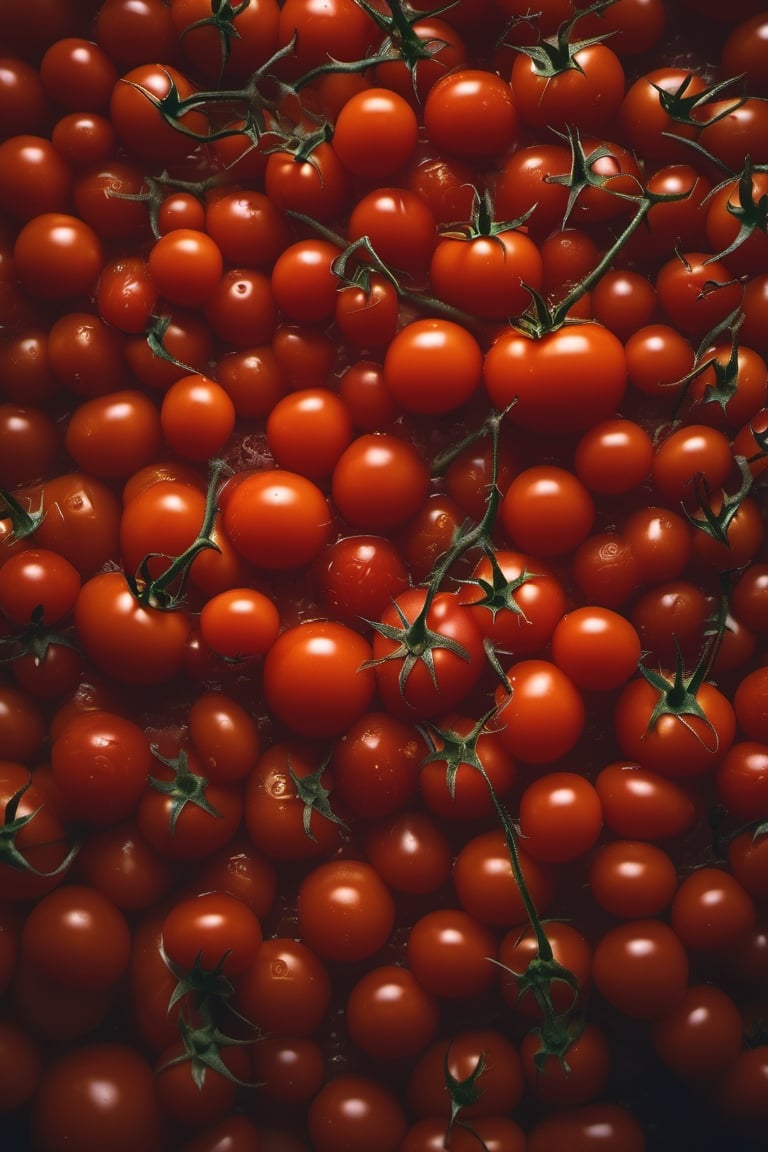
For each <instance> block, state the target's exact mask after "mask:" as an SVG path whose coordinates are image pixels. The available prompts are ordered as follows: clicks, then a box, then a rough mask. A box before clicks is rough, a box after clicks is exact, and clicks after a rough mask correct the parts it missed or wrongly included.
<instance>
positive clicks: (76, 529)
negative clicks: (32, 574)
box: [15, 472, 119, 577]
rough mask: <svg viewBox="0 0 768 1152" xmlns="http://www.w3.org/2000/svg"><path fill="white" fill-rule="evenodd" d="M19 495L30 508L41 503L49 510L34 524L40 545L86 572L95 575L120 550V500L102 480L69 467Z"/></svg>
mask: <svg viewBox="0 0 768 1152" xmlns="http://www.w3.org/2000/svg"><path fill="white" fill-rule="evenodd" d="M15 495H16V497H17V499H19V500H20V502H21V504H22V505H23V507H24V508H25V510H26V511H29V512H37V511H39V510H40V508H41V506H42V509H43V511H44V512H45V515H44V517H43V519H42V521H41V523H40V524H39V525H38V527H37V529H36V530H35V544H36V546H37V547H39V548H45V549H47V550H50V551H52V552H57V553H59V555H61V556H63V557H64V558H65V559H66V560H69V562H70V563H71V564H73V565H74V566H75V568H77V570H78V572H79V573H80V575H81V576H84V577H88V576H91V575H92V574H93V573H94V572H97V571H98V570H99V569H100V568H101V567H102V566H103V565H104V564H105V563H106V561H108V560H114V558H115V557H116V555H117V554H118V522H119V505H118V501H117V499H116V497H115V496H114V494H113V492H112V491H111V489H109V488H107V487H106V485H105V484H104V483H102V481H100V480H97V479H95V478H94V477H90V476H88V475H86V474H84V473H81V472H65V473H62V474H60V475H58V476H55V477H53V478H52V479H50V480H47V481H46V482H45V483H44V484H43V485H42V487H36V488H32V489H25V490H23V491H20V492H17V493H15Z"/></svg>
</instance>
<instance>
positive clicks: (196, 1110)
mask: <svg viewBox="0 0 768 1152" xmlns="http://www.w3.org/2000/svg"><path fill="white" fill-rule="evenodd" d="M217 1055H218V1058H219V1060H220V1062H221V1066H223V1068H224V1069H226V1071H221V1070H220V1068H210V1067H207V1066H205V1065H202V1066H200V1065H198V1066H197V1067H195V1060H194V1058H192V1059H190V1058H189V1054H188V1052H187V1049H186V1047H185V1045H184V1043H183V1041H181V1040H176V1041H175V1042H174V1043H173V1044H171V1045H170V1047H168V1048H166V1049H165V1050H164V1051H162V1052H160V1053H159V1055H158V1058H157V1062H156V1064H155V1096H156V1098H157V1102H158V1105H159V1107H160V1111H161V1113H162V1115H163V1118H164V1119H165V1121H166V1122H167V1123H168V1124H172V1125H173V1126H174V1128H177V1129H178V1128H182V1129H193V1130H199V1129H201V1128H205V1127H206V1126H208V1125H210V1124H215V1123H216V1121H218V1120H222V1119H223V1118H224V1117H225V1116H227V1115H228V1114H229V1113H230V1112H231V1111H232V1109H233V1107H234V1103H235V1097H236V1095H237V1081H238V1080H239V1081H240V1082H241V1083H245V1082H246V1077H247V1076H249V1075H250V1073H251V1061H250V1055H249V1053H248V1051H247V1049H246V1048H244V1047H240V1046H236V1045H233V1044H221V1045H220V1046H219V1047H218V1049H217ZM196 1073H199V1074H200V1075H199V1078H198V1075H196Z"/></svg>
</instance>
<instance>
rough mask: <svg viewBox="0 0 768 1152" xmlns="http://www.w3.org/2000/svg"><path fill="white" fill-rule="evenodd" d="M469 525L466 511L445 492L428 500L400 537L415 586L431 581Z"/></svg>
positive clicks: (432, 495) (429, 497) (403, 553)
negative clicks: (433, 573)
mask: <svg viewBox="0 0 768 1152" xmlns="http://www.w3.org/2000/svg"><path fill="white" fill-rule="evenodd" d="M465 523H466V517H465V516H464V513H463V509H462V508H460V507H459V505H458V504H457V503H456V502H455V501H454V500H452V499H451V497H450V496H446V495H444V494H443V493H442V492H435V493H433V494H431V495H430V496H428V497H427V499H426V501H425V502H424V504H422V506H421V508H420V509H419V511H418V512H417V514H416V515H415V516H414V517H413V519H412V520H410V521H409V522H408V524H407V526H406V528H405V529H404V531H403V533H402V535H401V537H400V554H401V555H402V558H403V560H404V561H405V564H406V567H407V569H408V571H409V572H410V576H411V583H412V584H419V583H422V582H423V581H425V580H427V579H428V578H429V576H430V574H431V573H432V572H435V571H436V570H437V567H438V564H439V562H440V561H441V559H443V558H444V557H445V556H446V554H447V553H448V552H449V551H450V549H451V548H452V547H453V545H454V544H455V543H456V541H457V540H458V538H459V535H460V533H461V530H462V528H463V527H464V525H465Z"/></svg>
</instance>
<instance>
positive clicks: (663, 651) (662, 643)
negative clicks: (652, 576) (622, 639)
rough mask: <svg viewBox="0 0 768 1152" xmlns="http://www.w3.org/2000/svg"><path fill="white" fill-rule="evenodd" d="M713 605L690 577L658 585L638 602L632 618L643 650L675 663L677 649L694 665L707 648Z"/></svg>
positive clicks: (639, 598)
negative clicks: (707, 634) (705, 647)
mask: <svg viewBox="0 0 768 1152" xmlns="http://www.w3.org/2000/svg"><path fill="white" fill-rule="evenodd" d="M710 611H711V606H710V605H709V603H708V601H707V597H706V596H705V595H704V593H703V592H702V591H701V589H700V588H699V587H698V586H697V585H696V584H692V583H691V582H690V581H688V580H673V581H670V582H669V583H665V584H657V585H656V586H655V587H653V588H651V589H649V590H648V591H647V592H644V593H643V594H642V595H641V596H639V597H638V599H637V600H636V601H635V604H634V607H633V608H632V612H631V620H632V624H633V625H634V627H635V628H636V629H637V633H638V636H639V637H640V640H641V642H642V645H643V649H644V650H645V651H646V652H648V653H652V654H653V659H654V660H655V661H657V662H660V663H664V664H670V665H672V664H674V662H675V658H676V655H677V653H678V652H680V654H681V655H682V657H683V659H684V661H685V662H686V663H687V664H693V663H694V662H695V660H696V657H697V656H698V655H699V653H700V652H701V650H702V648H703V647H704V642H705V634H706V629H707V625H708V621H709V617H710Z"/></svg>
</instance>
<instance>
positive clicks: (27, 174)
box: [0, 135, 72, 223]
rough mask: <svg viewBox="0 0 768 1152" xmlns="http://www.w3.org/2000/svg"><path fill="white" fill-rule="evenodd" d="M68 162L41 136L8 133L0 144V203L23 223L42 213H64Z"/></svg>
mask: <svg viewBox="0 0 768 1152" xmlns="http://www.w3.org/2000/svg"><path fill="white" fill-rule="evenodd" d="M71 194H72V173H71V171H70V168H69V165H68V164H67V163H66V161H65V160H64V159H63V157H62V156H60V155H59V153H58V152H57V151H56V149H55V148H54V146H53V145H52V144H51V142H50V141H49V140H47V139H46V138H45V137H44V136H28V135H19V136H13V135H12V136H10V137H9V138H8V139H4V140H3V142H2V143H1V144H0V206H2V208H3V211H4V212H5V213H7V214H8V215H9V216H11V217H12V218H13V219H14V220H18V221H21V222H23V223H25V222H26V221H28V220H32V219H33V218H34V217H35V216H39V215H40V213H41V212H66V210H67V208H68V207H69V206H70V200H71Z"/></svg>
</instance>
